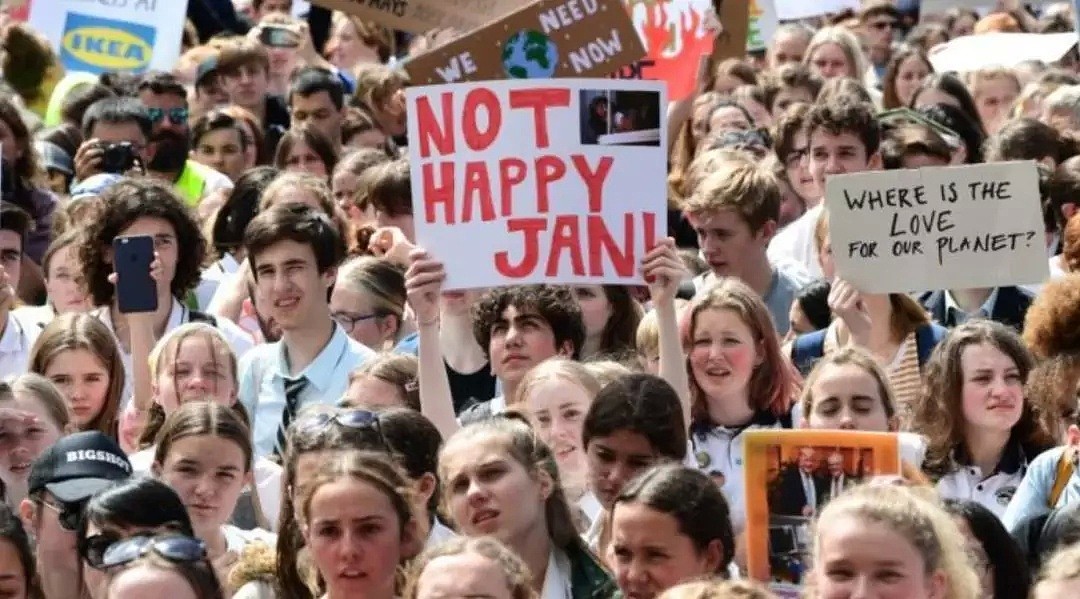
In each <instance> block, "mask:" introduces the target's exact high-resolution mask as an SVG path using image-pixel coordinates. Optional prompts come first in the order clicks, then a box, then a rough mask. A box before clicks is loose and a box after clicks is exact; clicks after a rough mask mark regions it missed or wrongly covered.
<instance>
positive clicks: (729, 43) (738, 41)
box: [712, 2, 750, 62]
mask: <svg viewBox="0 0 1080 599" xmlns="http://www.w3.org/2000/svg"><path fill="white" fill-rule="evenodd" d="M719 18H720V32H719V33H718V34H716V41H714V42H713V53H712V57H713V61H714V62H719V61H721V60H723V59H725V58H743V57H744V56H746V42H747V40H748V39H749V35H750V4H749V3H747V2H725V3H724V4H722V5H721V6H720V15H719Z"/></svg>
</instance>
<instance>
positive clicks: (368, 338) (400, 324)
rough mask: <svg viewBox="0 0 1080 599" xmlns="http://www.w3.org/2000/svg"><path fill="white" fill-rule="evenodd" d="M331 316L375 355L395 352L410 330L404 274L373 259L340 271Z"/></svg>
mask: <svg viewBox="0 0 1080 599" xmlns="http://www.w3.org/2000/svg"><path fill="white" fill-rule="evenodd" d="M330 315H331V317H333V319H334V320H336V321H337V323H338V324H340V325H341V326H342V328H343V329H345V332H346V333H347V334H348V335H349V336H350V337H352V338H353V339H355V340H357V341H359V342H360V343H363V344H364V345H366V346H368V347H370V348H371V349H373V350H375V351H382V350H385V349H392V348H393V347H394V346H395V345H397V342H398V341H400V340H401V337H402V335H403V334H404V333H406V332H408V329H409V327H408V326H407V323H406V321H405V273H404V271H402V270H401V269H400V268H398V267H397V266H395V265H394V264H392V263H390V262H388V261H387V260H383V259H380V258H375V257H373V256H360V257H357V258H352V259H350V260H348V261H347V262H345V263H344V264H342V265H341V267H340V268H338V276H337V282H336V284H335V285H334V290H333V292H332V293H331V294H330Z"/></svg>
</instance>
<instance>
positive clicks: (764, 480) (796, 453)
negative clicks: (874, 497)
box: [743, 430, 900, 597]
mask: <svg viewBox="0 0 1080 599" xmlns="http://www.w3.org/2000/svg"><path fill="white" fill-rule="evenodd" d="M745 435H746V441H745V444H744V446H743V448H744V449H743V451H744V456H743V463H744V467H745V471H744V472H745V474H744V476H745V477H746V479H745V481H746V553H747V570H748V571H749V574H750V578H753V579H754V580H760V581H763V582H767V583H769V586H770V587H771V589H772V591H773V592H774V593H776V594H777V596H779V597H799V596H801V595H800V592H801V586H802V581H803V576H804V574H805V572H806V570H807V568H808V567H809V554H810V543H811V534H812V533H811V524H812V522H813V520H814V517H815V516H816V515H817V514H818V512H819V511H820V510H821V508H822V507H824V505H825V504H826V503H828V502H829V500H831V499H832V498H833V497H835V496H837V495H839V494H840V493H843V492H844V491H846V490H847V489H850V488H851V487H854V486H855V485H858V484H860V483H864V482H867V481H868V480H869V479H871V478H873V477H876V476H885V475H899V474H900V442H899V437H898V436H897V435H896V434H894V433H864V432H850V431H821V430H813V431H811V430H757V431H748V432H746V433H745Z"/></svg>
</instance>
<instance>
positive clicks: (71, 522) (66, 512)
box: [38, 499, 86, 532]
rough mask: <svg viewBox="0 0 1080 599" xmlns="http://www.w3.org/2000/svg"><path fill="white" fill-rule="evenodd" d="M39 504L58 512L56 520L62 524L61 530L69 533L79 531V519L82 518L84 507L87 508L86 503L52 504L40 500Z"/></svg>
mask: <svg viewBox="0 0 1080 599" xmlns="http://www.w3.org/2000/svg"><path fill="white" fill-rule="evenodd" d="M38 503H40V504H41V505H43V506H45V507H47V508H49V509H50V510H52V511H54V512H56V520H57V521H58V522H60V528H63V529H64V530H66V531H68V532H75V531H77V530H79V518H81V517H82V512H83V507H84V506H86V502H85V501H80V502H78V503H63V502H59V503H50V502H48V501H45V500H44V499H39V500H38Z"/></svg>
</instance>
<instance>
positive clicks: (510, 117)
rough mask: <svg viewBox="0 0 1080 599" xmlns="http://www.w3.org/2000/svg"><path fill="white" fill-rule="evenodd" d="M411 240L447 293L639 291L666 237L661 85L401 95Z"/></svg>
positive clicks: (418, 90) (474, 88)
mask: <svg viewBox="0 0 1080 599" xmlns="http://www.w3.org/2000/svg"><path fill="white" fill-rule="evenodd" d="M406 99H407V103H408V110H407V114H408V118H409V121H408V133H409V163H410V164H411V166H412V181H411V182H412V190H413V214H414V218H415V223H416V239H417V243H418V244H419V245H421V246H423V247H424V248H425V249H427V250H428V251H429V252H430V253H431V254H432V256H434V257H436V258H437V259H439V260H441V261H442V262H443V264H444V265H445V267H446V277H447V280H446V288H447V289H470V288H477V287H492V286H498V285H518V284H528V283H567V284H570V283H576V284H641V283H642V280H641V276H640V273H639V267H640V261H641V258H642V257H643V256H644V253H645V251H646V248H651V247H653V246H654V245H655V243H656V240H657V239H659V238H660V237H661V236H662V235H664V232H665V231H666V230H667V223H666V215H667V212H666V210H667V205H666V194H665V193H664V191H665V189H666V187H665V186H666V183H665V180H666V176H667V173H666V170H667V158H666V152H665V149H666V148H665V147H664V146H665V145H666V144H665V143H662V140H666V139H667V131H666V122H665V121H666V119H665V118H664V115H665V114H666V106H667V98H665V97H664V89H663V84H662V83H655V82H644V81H632V82H631V81H618V80H612V79H567V80H560V79H556V80H547V81H536V82H530V81H514V80H509V81H491V82H484V83H470V84H454V85H436V86H426V87H410V88H409V89H407V90H406Z"/></svg>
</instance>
